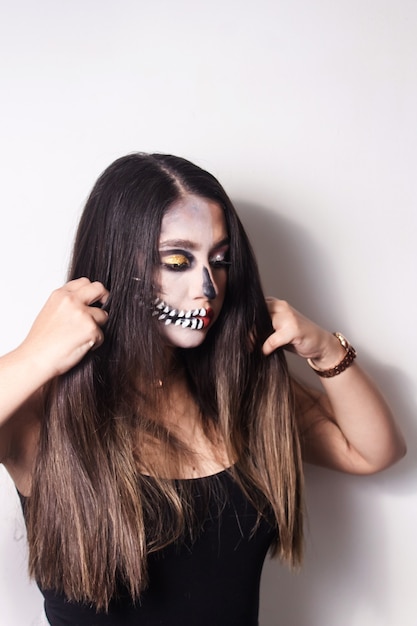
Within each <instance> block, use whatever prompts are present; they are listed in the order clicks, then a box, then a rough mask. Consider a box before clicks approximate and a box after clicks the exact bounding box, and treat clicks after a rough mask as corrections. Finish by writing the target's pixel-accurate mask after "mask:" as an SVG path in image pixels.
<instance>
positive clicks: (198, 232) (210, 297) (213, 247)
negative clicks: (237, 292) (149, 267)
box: [153, 195, 229, 348]
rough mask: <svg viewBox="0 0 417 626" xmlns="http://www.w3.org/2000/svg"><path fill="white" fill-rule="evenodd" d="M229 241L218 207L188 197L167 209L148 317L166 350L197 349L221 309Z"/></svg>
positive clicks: (213, 203) (225, 282) (201, 199)
mask: <svg viewBox="0 0 417 626" xmlns="http://www.w3.org/2000/svg"><path fill="white" fill-rule="evenodd" d="M228 253H229V238H228V233H227V229H226V221H225V218H224V214H223V210H222V209H221V207H220V206H219V205H218V204H217V203H216V202H213V201H211V200H206V199H205V198H200V197H199V196H194V195H187V196H185V197H184V198H182V199H181V200H179V201H178V202H176V203H174V204H173V205H172V207H171V208H170V209H169V210H168V211H167V213H166V214H165V216H164V218H163V220H162V227H161V237H160V241H159V256H160V267H159V270H158V273H157V276H156V281H155V282H156V284H157V285H158V287H159V290H158V293H157V298H156V300H155V305H154V312H153V314H154V315H155V316H157V317H158V320H159V321H160V327H161V332H163V334H164V336H165V337H166V339H167V342H168V344H169V345H171V346H176V347H181V348H194V347H196V346H198V345H200V344H201V343H202V342H203V341H204V339H205V336H206V334H207V332H208V331H209V330H210V328H211V327H212V326H213V324H214V323H215V321H216V319H217V317H218V316H219V313H220V310H221V308H222V305H223V301H224V296H225V292H226V285H227V267H228V265H229V261H228V259H229V257H228Z"/></svg>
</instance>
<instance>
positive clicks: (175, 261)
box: [164, 254, 190, 266]
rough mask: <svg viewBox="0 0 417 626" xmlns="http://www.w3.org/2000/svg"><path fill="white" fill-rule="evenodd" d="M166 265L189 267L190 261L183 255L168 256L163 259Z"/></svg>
mask: <svg viewBox="0 0 417 626" xmlns="http://www.w3.org/2000/svg"><path fill="white" fill-rule="evenodd" d="M164 263H165V264H166V265H186V266H188V265H190V261H189V260H188V259H187V257H186V256H184V255H183V254H170V255H169V256H167V257H165V258H164Z"/></svg>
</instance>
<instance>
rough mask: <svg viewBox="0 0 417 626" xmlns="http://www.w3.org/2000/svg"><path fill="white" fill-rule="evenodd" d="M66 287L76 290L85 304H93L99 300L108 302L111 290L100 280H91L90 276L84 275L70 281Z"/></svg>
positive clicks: (67, 289)
mask: <svg viewBox="0 0 417 626" xmlns="http://www.w3.org/2000/svg"><path fill="white" fill-rule="evenodd" d="M64 289H65V290H66V291H70V292H72V293H74V292H76V293H77V295H79V297H80V300H81V302H83V304H87V305H91V304H95V303H97V302H100V303H101V304H106V302H107V300H108V297H109V295H110V294H109V292H108V290H107V289H106V288H105V286H104V285H103V283H101V282H99V281H98V280H96V281H94V282H91V281H90V280H89V279H88V278H85V277H82V278H77V279H75V280H71V281H70V282H68V283H67V284H66V285H65V287H64Z"/></svg>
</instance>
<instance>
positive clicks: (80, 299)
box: [19, 278, 109, 380]
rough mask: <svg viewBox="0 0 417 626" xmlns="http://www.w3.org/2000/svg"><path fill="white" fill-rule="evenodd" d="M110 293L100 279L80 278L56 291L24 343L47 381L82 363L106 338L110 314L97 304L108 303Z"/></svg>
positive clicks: (26, 351) (24, 350) (24, 348)
mask: <svg viewBox="0 0 417 626" xmlns="http://www.w3.org/2000/svg"><path fill="white" fill-rule="evenodd" d="M108 297H109V292H108V291H107V289H106V288H105V287H104V285H102V284H101V283H99V282H94V283H92V282H91V281H90V280H89V279H88V278H78V279H76V280H71V281H70V282H68V283H66V284H65V285H63V287H61V288H60V289H57V290H55V291H54V292H53V293H52V294H51V296H50V297H49V299H48V300H47V302H46V304H45V306H44V307H43V308H42V310H41V312H40V313H39V315H38V316H37V318H36V319H35V322H34V323H33V326H32V328H31V330H30V332H29V334H28V336H27V337H26V339H25V340H24V341H23V343H22V344H21V346H20V348H19V351H20V352H21V353H22V352H23V353H26V354H27V355H28V357H29V358H31V359H32V360H33V361H34V363H36V366H37V367H40V368H41V370H42V371H43V373H44V376H45V378H46V379H47V380H49V379H51V378H54V377H55V376H58V375H60V374H63V373H65V372H67V371H68V370H70V369H71V368H72V367H74V366H75V365H76V364H77V363H79V362H80V361H81V360H82V359H83V358H84V356H85V355H86V354H87V352H89V351H90V350H91V349H93V348H96V347H98V346H99V345H101V344H102V343H103V341H104V335H103V331H102V330H101V327H102V326H103V325H104V324H105V323H106V321H107V318H108V313H107V312H106V311H103V310H102V309H101V308H99V307H95V306H90V305H92V304H94V303H98V302H99V303H101V304H105V303H106V301H107V299H108Z"/></svg>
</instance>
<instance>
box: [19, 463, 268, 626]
mask: <svg viewBox="0 0 417 626" xmlns="http://www.w3.org/2000/svg"><path fill="white" fill-rule="evenodd" d="M204 481H217V482H218V483H219V485H221V487H222V489H223V490H224V493H225V495H226V498H225V502H224V504H223V505H222V506H219V503H218V501H216V499H215V498H212V499H211V500H210V501H209V504H208V508H207V514H206V518H205V520H204V523H203V525H202V529H201V532H199V534H198V536H197V538H196V539H195V540H194V541H193V542H191V541H187V540H184V541H181V542H176V543H173V544H171V545H169V546H168V547H166V548H164V549H163V550H161V551H159V552H156V553H153V554H150V555H149V557H148V567H149V585H148V587H147V589H146V590H145V591H144V592H143V594H142V595H141V598H140V601H139V602H137V603H136V604H135V605H134V604H133V603H132V601H131V599H130V597H129V595H128V593H127V592H126V593H123V592H122V594H121V595H120V597H118V598H117V599H115V600H113V601H112V602H111V603H110V606H109V610H108V612H107V613H104V612H99V613H97V612H96V611H95V609H94V608H93V607H90V606H88V605H85V604H78V603H73V602H68V601H67V600H66V598H65V596H64V595H62V594H57V593H54V592H53V591H49V590H42V589H41V591H42V593H43V595H44V598H45V612H46V616H47V618H48V620H49V622H50V624H51V625H52V626H257V624H258V610H259V584H260V577H261V571H262V566H263V562H264V559H265V556H266V553H267V551H268V548H269V546H270V544H271V541H272V539H273V537H274V534H275V532H276V531H275V530H274V529H273V528H272V527H271V526H270V525H269V524H268V523H267V522H266V521H265V520H264V519H262V520H261V522H260V524H259V526H258V527H257V528H256V531H255V532H254V527H255V525H256V519H257V513H256V511H255V509H254V508H253V506H252V505H251V504H250V503H249V502H248V500H247V498H246V497H245V496H244V494H243V493H242V491H241V489H240V488H239V486H238V485H237V484H236V482H235V481H234V480H233V478H232V476H231V475H230V472H228V471H227V470H225V471H223V472H220V473H219V474H215V475H214V476H208V477H205V478H198V479H192V493H193V497H195V499H196V501H197V500H198V498H199V494H200V491H201V489H202V487H203V485H204ZM206 486H207V482H206ZM21 499H22V504H23V507H24V501H25V499H24V498H22V497H21Z"/></svg>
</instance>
